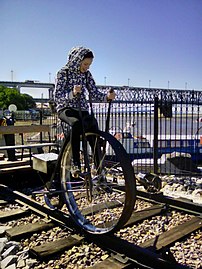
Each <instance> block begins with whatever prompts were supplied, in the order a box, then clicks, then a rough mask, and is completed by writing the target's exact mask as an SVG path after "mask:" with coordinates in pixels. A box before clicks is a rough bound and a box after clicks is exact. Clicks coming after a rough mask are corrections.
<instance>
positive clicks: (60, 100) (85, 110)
mask: <svg viewBox="0 0 202 269" xmlns="http://www.w3.org/2000/svg"><path fill="white" fill-rule="evenodd" d="M93 58H94V55H93V52H92V51H91V50H90V49H89V48H85V47H74V48H72V49H71V50H70V52H69V54H68V61H67V64H66V65H65V66H64V67H63V68H61V69H60V70H59V71H58V72H57V77H56V84H55V91H54V101H55V103H56V110H57V113H58V116H59V118H60V119H61V120H62V121H65V122H66V123H67V124H68V125H70V126H71V127H72V156H73V166H72V173H73V174H75V173H78V172H79V171H80V168H81V167H80V165H81V164H80V156H79V149H80V135H81V133H82V123H81V119H80V115H79V102H80V106H81V112H82V118H83V121H84V127H85V131H93V130H96V129H98V123H97V120H96V119H95V118H94V116H93V115H90V114H89V102H88V99H91V100H92V101H99V102H106V101H110V100H114V99H115V92H110V91H109V92H108V93H107V94H104V93H102V92H100V91H99V90H98V89H97V87H96V84H95V81H94V79H93V76H92V74H91V72H90V71H89V68H90V66H91V64H92V62H93Z"/></svg>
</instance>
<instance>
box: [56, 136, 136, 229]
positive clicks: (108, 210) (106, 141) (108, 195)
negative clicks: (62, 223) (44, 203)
mask: <svg viewBox="0 0 202 269" xmlns="http://www.w3.org/2000/svg"><path fill="white" fill-rule="evenodd" d="M86 138H87V152H88V162H89V167H85V163H84V154H85V153H82V151H81V154H80V161H81V173H79V174H78V177H75V175H74V177H73V175H72V174H71V164H72V153H71V145H70V143H67V144H66V146H65V147H64V150H63V154H62V158H61V175H60V177H61V186H62V190H63V193H64V201H65V202H66V205H67V207H68V209H69V212H70V214H71V216H72V217H73V219H74V221H75V223H76V224H77V225H78V226H79V227H80V228H82V229H84V230H85V231H87V232H89V233H95V234H103V233H108V232H114V231H116V230H118V229H120V228H121V227H122V226H123V225H124V224H125V223H126V222H127V221H128V219H129V218H130V216H131V213H132V211H133V209H134V205H135V198H136V183H135V176H134V172H133V168H132V166H131V163H130V160H129V158H128V155H127V153H126V151H125V149H124V148H123V146H122V145H121V144H120V142H119V141H118V140H116V139H115V138H114V137H113V136H112V135H110V134H108V133H104V132H101V131H98V132H96V133H87V134H86Z"/></svg>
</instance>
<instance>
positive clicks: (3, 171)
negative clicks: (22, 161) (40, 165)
mask: <svg viewBox="0 0 202 269" xmlns="http://www.w3.org/2000/svg"><path fill="white" fill-rule="evenodd" d="M30 169H32V167H31V165H23V166H14V167H8V168H3V169H0V174H9V173H14V172H16V171H19V170H20V171H22V170H25V171H28V170H30Z"/></svg>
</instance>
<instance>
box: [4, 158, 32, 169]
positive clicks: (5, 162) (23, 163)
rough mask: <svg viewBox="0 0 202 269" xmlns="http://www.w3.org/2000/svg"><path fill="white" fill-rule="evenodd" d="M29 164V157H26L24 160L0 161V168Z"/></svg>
mask: <svg viewBox="0 0 202 269" xmlns="http://www.w3.org/2000/svg"><path fill="white" fill-rule="evenodd" d="M28 164H30V158H26V159H25V160H19V161H18V160H17V161H3V162H0V169H3V168H9V167H17V166H24V165H28Z"/></svg>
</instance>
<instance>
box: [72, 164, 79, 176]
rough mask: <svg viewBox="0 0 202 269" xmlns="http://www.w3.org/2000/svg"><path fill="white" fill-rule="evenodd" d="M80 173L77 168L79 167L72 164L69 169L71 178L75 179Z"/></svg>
mask: <svg viewBox="0 0 202 269" xmlns="http://www.w3.org/2000/svg"><path fill="white" fill-rule="evenodd" d="M80 173H81V169H80V168H79V166H78V165H74V164H73V165H72V167H71V174H72V176H73V177H75V178H77V177H79V174H80Z"/></svg>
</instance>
